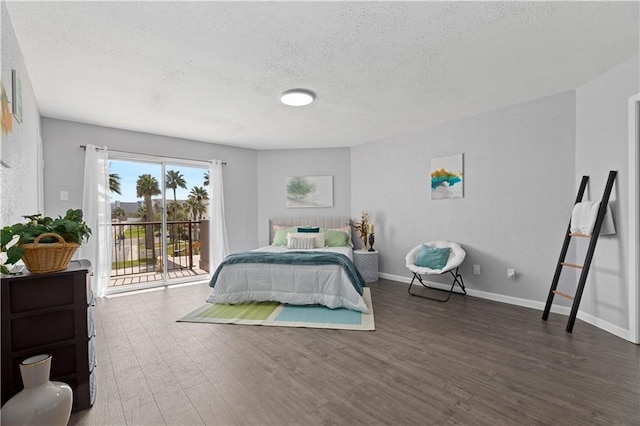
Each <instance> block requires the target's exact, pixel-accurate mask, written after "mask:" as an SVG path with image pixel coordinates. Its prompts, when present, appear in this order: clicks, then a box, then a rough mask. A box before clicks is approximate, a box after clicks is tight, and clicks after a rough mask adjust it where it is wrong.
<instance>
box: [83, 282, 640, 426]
mask: <svg viewBox="0 0 640 426" xmlns="http://www.w3.org/2000/svg"><path fill="white" fill-rule="evenodd" d="M371 289H372V290H371V292H372V299H373V306H374V312H375V321H376V331H372V332H371V331H367V332H365V331H339V330H319V329H304V328H278V327H260V326H236V325H222V324H193V323H178V322H175V321H176V320H177V319H178V318H180V317H181V316H183V315H184V314H186V313H187V312H190V311H191V310H194V309H195V308H197V307H198V306H200V305H202V304H203V303H204V298H205V297H206V295H207V294H208V291H209V289H208V287H207V286H206V284H201V285H192V286H184V287H179V288H171V289H164V290H159V291H153V292H148V293H141V294H135V295H128V296H121V297H117V298H109V299H103V300H100V301H99V303H98V305H97V309H96V310H95V314H96V321H97V332H98V336H97V345H98V348H97V349H98V367H97V368H98V370H97V372H98V398H97V401H96V404H95V405H94V407H93V408H91V409H90V410H86V411H83V412H80V413H76V414H74V415H73V416H72V418H71V422H70V424H78V425H81V424H86V425H88V424H105V425H120V424H135V425H157V424H171V425H192V424H194V425H195V424H210V425H214V424H220V425H237V424H256V425H262V424H271V425H314V424H323V425H326V424H358V425H360V424H363V425H372V424H392V425H397V424H411V425H429V424H438V425H439V424H465V425H529V424H555V425H590V424H603V425H604V424H607V425H608V424H617V425H632V424H640V408H639V407H640V385H639V384H640V346H637V345H633V344H631V343H629V342H627V341H625V340H622V339H620V338H618V337H615V336H613V335H611V334H608V333H606V332H604V331H602V330H599V329H597V328H595V327H593V326H591V325H588V324H586V323H583V322H581V321H579V320H578V321H577V322H576V326H575V328H574V332H573V334H568V333H566V332H565V331H564V328H565V325H566V317H564V316H561V315H555V314H551V317H550V319H549V321H548V322H544V321H542V320H541V315H542V312H541V311H536V310H532V309H527V308H521V307H517V306H511V305H506V304H502V303H498V302H492V301H487V300H483V299H477V298H473V297H469V296H466V297H464V296H458V295H454V296H452V298H451V300H450V301H449V302H448V303H438V302H433V301H429V300H424V299H420V298H416V297H411V296H409V295H407V291H406V289H407V285H406V284H400V283H396V282H392V281H385V280H380V281H378V282H376V283H372V285H371Z"/></svg>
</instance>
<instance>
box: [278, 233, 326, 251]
mask: <svg viewBox="0 0 640 426" xmlns="http://www.w3.org/2000/svg"><path fill="white" fill-rule="evenodd" d="M291 238H298V239H299V238H304V239H310V240H312V241H313V247H305V248H323V247H324V246H325V239H324V234H323V233H320V232H318V233H315V232H314V233H309V232H289V233H288V234H287V248H302V247H289V246H290V245H291V242H290V241H291Z"/></svg>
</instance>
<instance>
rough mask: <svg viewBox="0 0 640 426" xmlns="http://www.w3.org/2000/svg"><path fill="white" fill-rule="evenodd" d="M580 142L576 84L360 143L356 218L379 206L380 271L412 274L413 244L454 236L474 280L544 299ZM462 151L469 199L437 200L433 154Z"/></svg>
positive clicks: (505, 292) (354, 164)
mask: <svg viewBox="0 0 640 426" xmlns="http://www.w3.org/2000/svg"><path fill="white" fill-rule="evenodd" d="M574 150H575V95H574V92H573V91H571V92H565V93H562V94H558V95H555V96H551V97H547V98H543V99H539V100H534V101H531V102H527V103H523V104H520V105H514V106H511V107H508V108H504V109H500V110H497V111H493V112H489V113H485V114H482V115H478V116H475V117H472V118H467V119H463V120H458V121H455V122H451V123H447V124H443V125H440V126H437V127H433V128H430V129H426V130H423V131H419V132H414V133H410V134H406V135H403V136H399V137H394V138H389V139H384V140H380V141H375V142H370V143H366V144H363V145H359V146H356V147H353V148H352V150H351V175H352V176H351V194H352V205H351V216H352V217H354V218H358V217H359V216H360V212H361V211H362V210H368V211H369V212H370V213H371V214H372V216H373V222H374V223H375V225H376V243H375V247H376V248H377V249H378V250H379V252H380V271H381V272H383V273H386V274H390V276H391V277H403V278H404V279H408V278H409V277H410V273H409V271H408V270H407V269H406V268H405V266H404V265H405V261H404V257H405V255H406V254H407V252H408V251H409V250H410V249H411V248H412V247H414V246H416V245H418V244H420V243H421V242H425V241H430V240H439V239H446V240H453V241H457V242H459V243H461V244H462V245H463V247H464V248H465V250H466V251H467V259H466V261H465V263H464V264H463V266H462V268H461V272H462V274H463V276H464V280H465V283H466V285H467V287H469V288H471V289H474V290H476V291H478V292H485V294H494V295H500V296H501V297H502V298H504V297H506V298H511V299H512V300H513V299H514V298H515V299H524V300H525V301H527V300H528V301H537V302H538V305H541V304H543V303H544V301H545V300H546V296H547V293H548V291H549V286H550V284H551V280H552V278H553V272H554V269H555V265H556V263H557V259H558V254H559V252H560V247H561V244H562V241H563V238H564V232H565V230H566V227H567V224H568V221H569V217H570V213H571V208H572V205H573V201H574V199H575V193H574V176H575V172H574V153H575V151H574ZM457 153H464V177H465V182H464V185H465V186H464V198H462V199H454V200H431V199H430V176H429V168H430V161H431V159H432V158H434V157H440V156H447V155H451V154H457ZM473 264H479V265H480V267H481V275H473V274H472V265H473ZM507 267H513V268H515V269H516V270H517V272H518V278H517V279H516V280H515V281H511V280H507V279H506V270H507Z"/></svg>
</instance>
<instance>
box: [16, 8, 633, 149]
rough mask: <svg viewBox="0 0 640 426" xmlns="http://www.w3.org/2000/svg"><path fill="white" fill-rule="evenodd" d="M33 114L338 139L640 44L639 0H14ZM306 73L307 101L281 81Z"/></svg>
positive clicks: (249, 135) (592, 73)
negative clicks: (312, 97)
mask: <svg viewBox="0 0 640 426" xmlns="http://www.w3.org/2000/svg"><path fill="white" fill-rule="evenodd" d="M6 4H7V9H8V11H9V15H10V18H11V21H12V23H13V26H14V29H15V32H16V35H17V38H18V42H19V44H20V46H21V49H22V53H23V56H24V59H25V62H26V64H27V69H28V72H29V75H30V78H31V82H32V85H33V89H34V91H35V94H36V98H37V101H38V105H39V108H40V112H41V114H42V116H44V117H52V118H59V119H63V120H72V121H78V122H83V123H90V124H97V125H102V126H108V127H116V128H121V129H127V130H134V131H140V132H146V133H154V134H160V135H167V136H174V137H179V138H185V139H193V140H198V141H204V142H211V143H220V144H225V145H232V146H240V147H247V148H255V149H279V148H312V147H313V148H319V147H344V146H352V145H357V144H361V143H364V142H368V141H371V140H376V139H381V138H385V137H390V136H395V135H399V134H403V133H408V132H411V131H414V130H417V129H421V128H426V127H429V126H433V125H435V124H438V123H442V122H446V121H451V120H455V119H459V118H462V117H468V116H471V115H475V114H478V113H481V112H484V111H488V110H493V109H496V108H500V107H503V106H507V105H512V104H516V103H519V102H524V101H527V100H530V99H535V98H539V97H543V96H548V95H551V94H554V93H559V92H562V91H566V90H570V89H574V88H576V87H578V86H580V85H581V84H584V83H585V82H587V81H589V80H591V79H593V78H594V77H596V76H598V75H600V74H602V73H603V72H605V71H606V70H608V69H610V68H612V67H613V66H615V65H617V64H619V63H621V62H623V61H625V60H627V59H629V58H631V57H633V56H634V55H637V54H638V49H639V47H638V39H639V35H638V28H639V13H640V12H639V3H638V2H624V3H621V2H558V3H556V2H406V3H405V2H207V1H201V2H57V1H52V2H16V1H8V2H7V3H6ZM293 88H306V89H309V90H312V91H314V92H315V93H316V94H317V98H316V101H315V102H314V103H313V104H311V105H309V106H305V107H297V108H296V107H289V106H285V105H283V104H281V103H280V101H279V98H280V94H281V93H282V92H284V91H286V90H289V89H293Z"/></svg>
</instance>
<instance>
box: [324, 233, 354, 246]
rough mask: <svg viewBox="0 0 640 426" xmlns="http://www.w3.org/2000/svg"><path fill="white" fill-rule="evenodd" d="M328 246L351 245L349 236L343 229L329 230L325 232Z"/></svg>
mask: <svg viewBox="0 0 640 426" xmlns="http://www.w3.org/2000/svg"><path fill="white" fill-rule="evenodd" d="M321 235H324V236H325V242H326V244H327V247H350V246H351V245H350V244H349V236H348V235H347V234H346V233H345V232H343V231H335V230H333V229H329V230H327V231H326V232H325V233H324V234H321Z"/></svg>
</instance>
